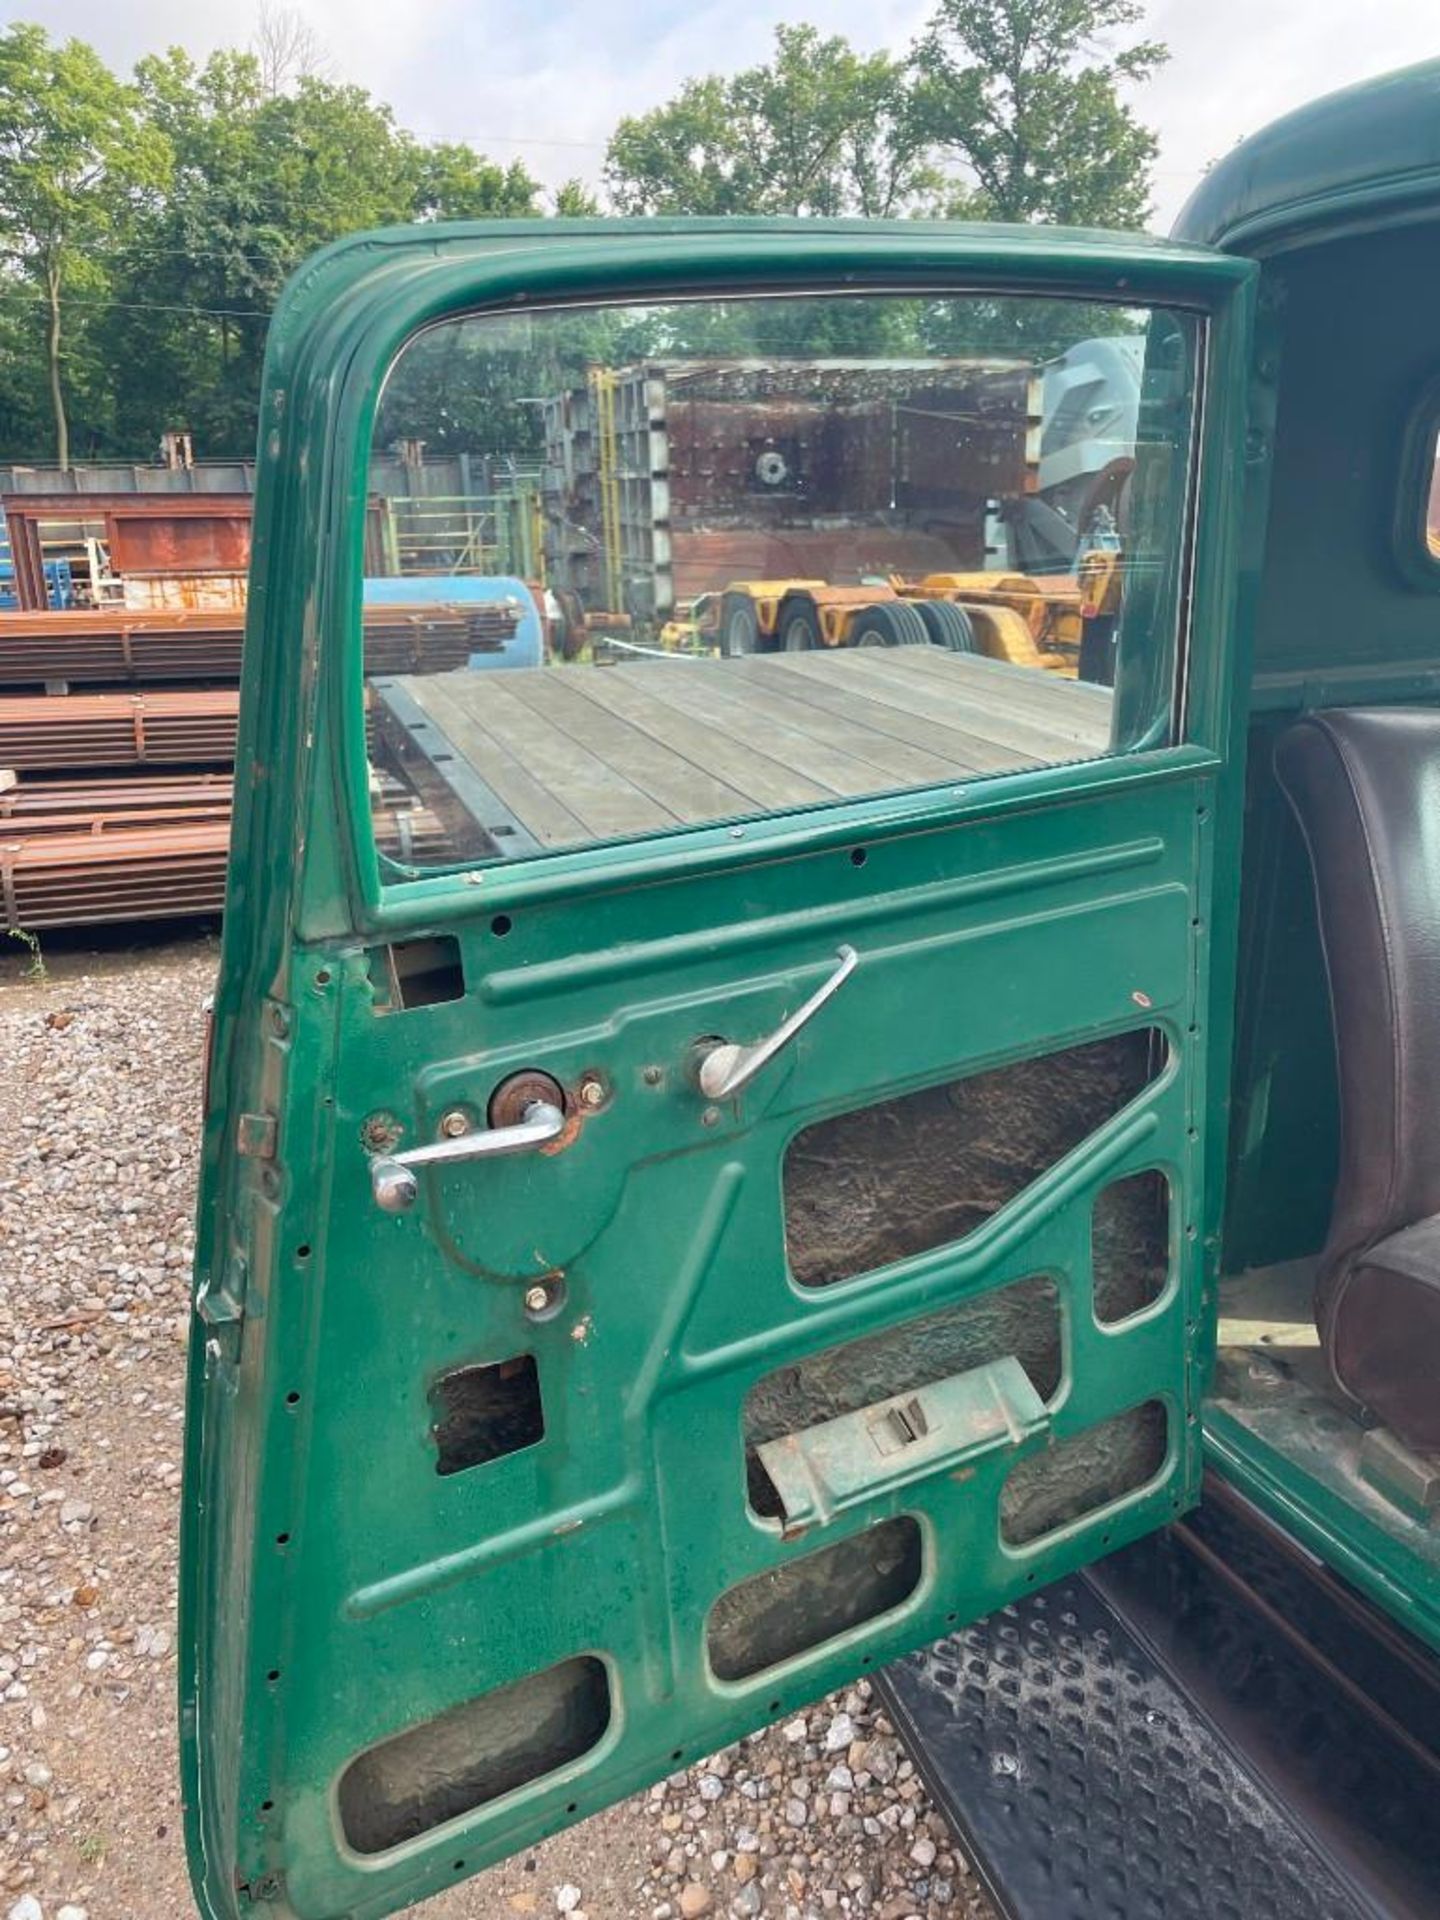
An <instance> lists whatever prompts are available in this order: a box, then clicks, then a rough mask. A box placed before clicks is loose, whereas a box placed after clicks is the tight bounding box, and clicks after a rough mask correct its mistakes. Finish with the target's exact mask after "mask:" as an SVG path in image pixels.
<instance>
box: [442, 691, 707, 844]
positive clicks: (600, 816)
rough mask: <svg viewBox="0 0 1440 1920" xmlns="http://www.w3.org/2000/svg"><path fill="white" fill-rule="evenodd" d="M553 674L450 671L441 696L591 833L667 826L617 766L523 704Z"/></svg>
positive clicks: (669, 818)
mask: <svg viewBox="0 0 1440 1920" xmlns="http://www.w3.org/2000/svg"><path fill="white" fill-rule="evenodd" d="M554 671H555V669H553V668H551V667H529V668H519V669H516V670H513V671H511V672H508V673H499V672H491V673H471V674H457V675H455V676H454V678H453V680H451V681H450V683H449V684H448V687H447V697H448V698H449V699H450V700H451V701H453V702H455V703H457V704H458V705H460V706H461V707H463V708H464V710H465V711H466V712H467V713H469V714H470V716H471V717H472V718H473V719H474V720H475V722H476V724H477V725H479V726H482V727H483V728H484V730H485V731H486V732H487V733H488V734H489V735H490V737H491V738H492V739H493V740H499V741H503V742H504V743H505V745H506V746H507V747H508V748H509V749H510V751H511V752H512V753H514V754H515V755H516V756H517V757H518V758H519V759H521V760H522V761H523V762H524V763H525V765H526V766H527V767H528V768H529V769H530V771H531V772H532V773H534V774H535V775H536V776H537V777H538V778H542V779H543V780H544V782H545V784H546V786H547V787H548V788H549V789H550V791H551V793H553V794H554V795H555V796H556V798H557V799H558V800H559V801H560V802H561V803H562V805H564V806H566V807H568V808H569V810H570V812H571V813H573V814H574V815H575V816H576V818H577V819H579V820H580V821H581V822H582V823H583V824H584V826H585V827H586V829H587V830H588V832H589V834H590V836H591V837H592V838H594V839H596V840H610V839H615V838H617V837H622V836H624V835H626V834H635V833H654V832H655V831H657V829H659V828H661V827H669V826H673V825H674V824H675V817H674V815H673V814H672V813H670V812H669V810H668V809H667V808H665V807H661V806H657V804H656V803H655V801H654V800H652V799H651V797H650V796H649V794H646V793H642V792H641V791H640V789H639V788H638V787H636V786H634V785H633V784H632V783H631V781H630V780H629V779H628V778H627V777H626V772H625V769H624V768H623V767H616V766H611V765H610V764H609V763H608V762H607V761H605V760H603V759H601V758H600V757H599V755H598V754H595V753H592V752H591V750H590V748H589V747H587V746H585V745H583V744H582V743H581V742H580V741H578V740H576V739H574V738H573V737H572V736H571V735H570V734H568V733H566V732H564V731H563V730H562V729H561V728H559V727H557V726H556V725H555V724H554V722H553V721H551V720H549V719H547V718H546V717H545V715H544V714H542V713H539V712H537V711H536V709H535V708H534V707H533V706H532V705H531V704H530V700H529V693H530V688H531V687H532V686H533V685H537V684H538V683H539V681H540V680H541V678H542V677H543V676H544V675H546V674H549V673H551V672H554Z"/></svg>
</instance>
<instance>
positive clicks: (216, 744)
mask: <svg viewBox="0 0 1440 1920" xmlns="http://www.w3.org/2000/svg"><path fill="white" fill-rule="evenodd" d="M239 705H240V695H239V693H238V692H236V691H235V690H234V689H229V688H215V689H210V690H207V691H205V692H203V693H201V692H196V693H91V694H82V693H72V694H66V695H64V696H59V697H57V696H55V695H49V694H37V695H25V694H18V695H11V696H8V697H6V698H4V699H0V767H13V768H15V769H16V770H17V771H21V770H25V769H60V768H65V767H83V768H86V769H87V770H93V769H96V768H100V767H124V766H134V765H141V764H144V765H157V764H161V765H170V766H226V765H229V764H230V763H231V762H232V761H233V760H234V758H235V725H236V716H237V713H238V711H239Z"/></svg>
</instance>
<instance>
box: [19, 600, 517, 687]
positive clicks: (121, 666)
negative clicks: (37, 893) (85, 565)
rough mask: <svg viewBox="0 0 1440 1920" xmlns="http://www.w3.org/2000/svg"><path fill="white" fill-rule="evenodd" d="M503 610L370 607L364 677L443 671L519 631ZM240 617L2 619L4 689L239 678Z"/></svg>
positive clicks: (102, 614)
mask: <svg viewBox="0 0 1440 1920" xmlns="http://www.w3.org/2000/svg"><path fill="white" fill-rule="evenodd" d="M517 619H518V613H517V611H516V609H514V608H513V607H508V606H503V605H495V606H489V605H481V606H452V605H444V606H376V607H367V608H366V610H365V670H366V672H367V673H442V672H445V671H448V670H449V669H451V668H454V667H463V666H464V665H465V662H466V661H467V659H468V658H469V657H470V655H471V654H472V653H475V652H478V651H482V650H484V649H487V648H493V647H496V646H498V645H500V644H501V643H503V642H504V641H505V640H507V639H509V637H510V635H511V634H512V633H513V632H514V630H515V625H516V621H517ZM244 633H245V615H244V613H243V612H241V611H240V610H238V609H236V610H234V611H228V610H220V611H216V612H204V613H201V612H195V613H140V612H132V611H127V610H126V609H124V608H86V609H82V610H79V611H71V612H68V613H13V612H12V613H6V612H0V686H6V687H43V686H45V685H47V684H50V683H52V682H56V681H60V682H64V683H66V684H68V685H71V686H105V685H124V684H132V685H145V686H159V685H164V684H167V683H172V682H174V681H177V680H182V681H183V680H216V681H234V680H238V679H239V677H240V653H241V643H242V641H243V639H244Z"/></svg>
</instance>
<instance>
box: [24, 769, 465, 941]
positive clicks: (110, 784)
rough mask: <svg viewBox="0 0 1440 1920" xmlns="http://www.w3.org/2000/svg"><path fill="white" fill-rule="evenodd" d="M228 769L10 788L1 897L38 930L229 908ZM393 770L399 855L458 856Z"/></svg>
mask: <svg viewBox="0 0 1440 1920" xmlns="http://www.w3.org/2000/svg"><path fill="white" fill-rule="evenodd" d="M231 798H232V782H231V780H230V777H229V775H228V774H203V773H202V774H149V773H140V774H132V775H129V776H121V777H118V778H113V779H109V780H104V779H99V780H36V781H32V782H28V783H27V782H25V781H21V782H20V783H19V784H18V785H17V786H14V787H12V788H10V789H9V790H8V791H5V792H0V909H3V913H4V925H6V926H9V927H22V928H24V929H25V930H26V931H28V932H37V933H38V932H42V931H44V930H46V929H47V928H55V927H68V926H81V925H100V924H102V923H105V922H114V921H126V920H156V919H169V918H171V917H179V916H182V915H187V914H202V913H218V912H219V911H220V909H221V907H222V906H223V905H224V902H225V867H226V859H227V852H228V848H229V841H230V815H231ZM411 801H412V796H411V795H410V794H409V793H408V792H407V791H406V790H405V789H403V788H400V787H399V786H398V785H397V784H395V783H390V782H386V783H385V785H384V788H383V790H382V791H381V792H380V793H379V794H377V804H376V809H375V837H376V841H377V843H378V844H379V846H380V847H381V848H382V849H383V850H384V851H386V852H388V853H390V854H391V855H392V856H393V857H394V858H396V859H405V860H420V861H429V862H434V861H436V860H440V859H444V858H445V857H446V849H445V846H444V838H443V834H442V832H441V829H440V826H439V823H438V822H437V821H436V820H435V818H434V816H433V815H432V814H430V813H428V812H427V811H426V810H425V809H424V808H423V807H417V806H415V805H413V804H411Z"/></svg>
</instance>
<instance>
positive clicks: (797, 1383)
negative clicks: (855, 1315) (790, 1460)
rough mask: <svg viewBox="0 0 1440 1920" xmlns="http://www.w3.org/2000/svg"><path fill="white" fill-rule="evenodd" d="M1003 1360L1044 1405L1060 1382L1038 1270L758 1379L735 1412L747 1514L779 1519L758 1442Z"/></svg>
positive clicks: (1054, 1292)
mask: <svg viewBox="0 0 1440 1920" xmlns="http://www.w3.org/2000/svg"><path fill="white" fill-rule="evenodd" d="M1009 1354H1013V1355H1014V1357H1015V1358H1016V1359H1017V1360H1018V1361H1019V1362H1020V1365H1021V1366H1022V1367H1023V1368H1024V1370H1025V1373H1026V1375H1027V1376H1028V1378H1029V1380H1030V1383H1031V1385H1032V1386H1033V1387H1034V1388H1035V1391H1036V1392H1037V1393H1038V1394H1039V1395H1040V1398H1041V1399H1042V1400H1048V1399H1049V1398H1050V1396H1051V1395H1052V1394H1053V1393H1054V1391H1055V1389H1056V1388H1057V1387H1058V1386H1059V1384H1060V1376H1061V1371H1062V1358H1061V1333H1060V1294H1059V1290H1058V1288H1057V1287H1056V1285H1055V1282H1054V1281H1053V1280H1052V1279H1050V1278H1049V1276H1048V1275H1046V1274H1031V1275H1029V1276H1028V1277H1027V1278H1025V1279H1023V1280H1012V1281H1010V1282H1008V1283H1007V1284H1006V1285H1004V1286H1000V1287H993V1288H991V1289H990V1290H989V1291H988V1292H986V1293H981V1294H976V1295H975V1296H974V1297H973V1298H972V1299H969V1300H961V1301H957V1302H956V1303H955V1304H954V1305H953V1306H949V1307H941V1308H940V1309H939V1310H938V1311H937V1312H934V1313H927V1314H924V1315H922V1316H921V1317H920V1318H919V1319H917V1320H909V1321H906V1322H905V1323H904V1324H903V1325H901V1326H896V1327H886V1328H885V1329H884V1330H883V1331H882V1332H880V1333H870V1334H865V1335H863V1336H862V1337H861V1338H860V1339H858V1340H849V1341H847V1342H846V1343H845V1344H844V1346H838V1347H826V1348H825V1349H824V1350H823V1351H822V1352H820V1353H812V1354H807V1355H806V1356H805V1357H804V1358H803V1359H802V1360H796V1361H794V1362H792V1363H791V1364H790V1365H789V1366H786V1367H779V1368H777V1369H776V1371H775V1372H774V1373H767V1374H766V1375H765V1376H764V1377H763V1378H762V1379H760V1380H757V1381H756V1382H755V1384H754V1386H753V1387H751V1389H750V1391H749V1393H747V1394H746V1396H745V1404H744V1407H743V1408H742V1410H741V1428H742V1432H743V1435H744V1441H745V1482H746V1490H747V1496H748V1498H749V1502H750V1506H751V1509H752V1510H753V1511H754V1512H755V1513H757V1514H759V1515H761V1516H762V1517H763V1518H766V1519H778V1518H779V1517H780V1516H781V1512H782V1507H781V1502H780V1497H779V1495H778V1494H777V1492H776V1490H775V1487H774V1485H773V1484H772V1483H771V1480H770V1476H769V1475H768V1474H767V1473H766V1471H765V1467H764V1464H763V1462H762V1461H761V1459H760V1457H759V1449H760V1448H761V1447H762V1446H764V1445H765V1444H766V1443H767V1441H771V1440H779V1439H781V1438H783V1437H784V1436H785V1435H786V1434H791V1433H800V1432H803V1431H804V1429H805V1428H807V1427H817V1426H819V1425H820V1423H821V1422H822V1421H825V1420H833V1419H836V1418H837V1417H838V1416H839V1415H841V1414H847V1413H858V1412H859V1411H860V1409H861V1408H862V1407H868V1406H872V1405H874V1404H875V1403H876V1402H877V1401H881V1400H889V1399H891V1398H893V1397H894V1396H895V1395H896V1394H900V1393H905V1392H907V1391H909V1390H911V1389H913V1388H918V1387H926V1386H930V1385H932V1384H933V1383H934V1382H935V1381H938V1380H944V1379H947V1378H948V1377H949V1376H950V1375H952V1374H957V1373H968V1372H970V1371H971V1370H972V1369H973V1368H975V1367H982V1366H984V1365H986V1363H987V1362H989V1361H991V1360H1000V1359H1003V1358H1004V1357H1005V1356H1006V1355H1009Z"/></svg>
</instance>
